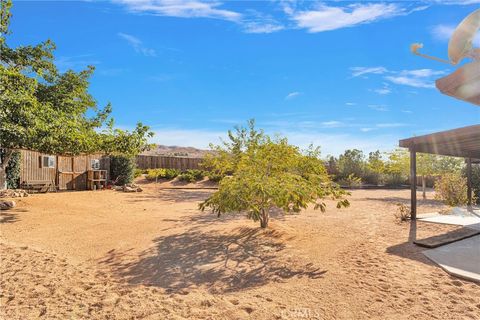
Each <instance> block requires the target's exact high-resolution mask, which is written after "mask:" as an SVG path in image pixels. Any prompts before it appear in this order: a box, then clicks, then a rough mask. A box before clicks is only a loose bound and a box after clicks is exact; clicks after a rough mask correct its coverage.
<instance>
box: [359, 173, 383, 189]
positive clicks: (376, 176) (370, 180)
mask: <svg viewBox="0 0 480 320" xmlns="http://www.w3.org/2000/svg"><path fill="white" fill-rule="evenodd" d="M383 178H384V175H383V174H381V173H378V172H374V171H372V170H366V171H365V173H364V174H363V177H362V181H363V182H364V183H367V184H374V185H380V184H383V182H384V179H383Z"/></svg>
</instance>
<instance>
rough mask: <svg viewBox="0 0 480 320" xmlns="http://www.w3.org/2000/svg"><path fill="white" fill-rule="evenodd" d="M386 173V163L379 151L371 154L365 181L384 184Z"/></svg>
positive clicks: (366, 168)
mask: <svg viewBox="0 0 480 320" xmlns="http://www.w3.org/2000/svg"><path fill="white" fill-rule="evenodd" d="M384 173H385V161H383V158H382V153H381V152H380V151H379V150H377V151H374V152H370V153H369V154H368V159H367V163H366V167H365V174H364V180H365V181H366V182H368V183H372V184H376V185H378V184H380V183H381V182H383V175H384Z"/></svg>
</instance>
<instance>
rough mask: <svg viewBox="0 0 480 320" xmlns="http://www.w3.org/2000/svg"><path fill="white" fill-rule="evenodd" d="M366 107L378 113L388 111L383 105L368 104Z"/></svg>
mask: <svg viewBox="0 0 480 320" xmlns="http://www.w3.org/2000/svg"><path fill="white" fill-rule="evenodd" d="M368 107H369V108H370V109H372V110H375V111H380V112H386V111H388V107H387V106H386V105H383V104H369V105H368Z"/></svg>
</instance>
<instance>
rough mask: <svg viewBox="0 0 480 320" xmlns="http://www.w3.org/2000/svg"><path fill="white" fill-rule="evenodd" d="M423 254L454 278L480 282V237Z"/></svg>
mask: <svg viewBox="0 0 480 320" xmlns="http://www.w3.org/2000/svg"><path fill="white" fill-rule="evenodd" d="M423 254H424V255H425V256H427V257H428V258H429V259H430V260H432V261H433V262H435V263H437V264H438V265H439V266H440V267H441V268H442V269H444V270H445V271H446V272H448V273H450V274H452V275H454V276H457V277H460V278H464V279H467V280H472V281H476V282H480V236H474V237H471V238H468V239H465V240H461V241H457V242H454V243H451V244H447V245H444V246H441V247H438V248H435V249H430V250H426V251H424V252H423Z"/></svg>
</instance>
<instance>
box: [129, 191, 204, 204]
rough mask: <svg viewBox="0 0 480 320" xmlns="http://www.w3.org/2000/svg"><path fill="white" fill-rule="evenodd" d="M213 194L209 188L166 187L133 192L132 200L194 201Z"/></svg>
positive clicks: (202, 199)
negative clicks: (183, 188)
mask: <svg viewBox="0 0 480 320" xmlns="http://www.w3.org/2000/svg"><path fill="white" fill-rule="evenodd" d="M211 194H212V191H209V190H191V189H190V190H182V189H165V190H160V191H158V192H156V193H155V194H152V193H149V194H142V193H132V195H133V197H132V199H131V200H129V201H131V202H142V201H151V200H160V201H166V202H194V201H198V202H201V201H204V200H205V199H207V198H208V197H209V196H210V195H211Z"/></svg>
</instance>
